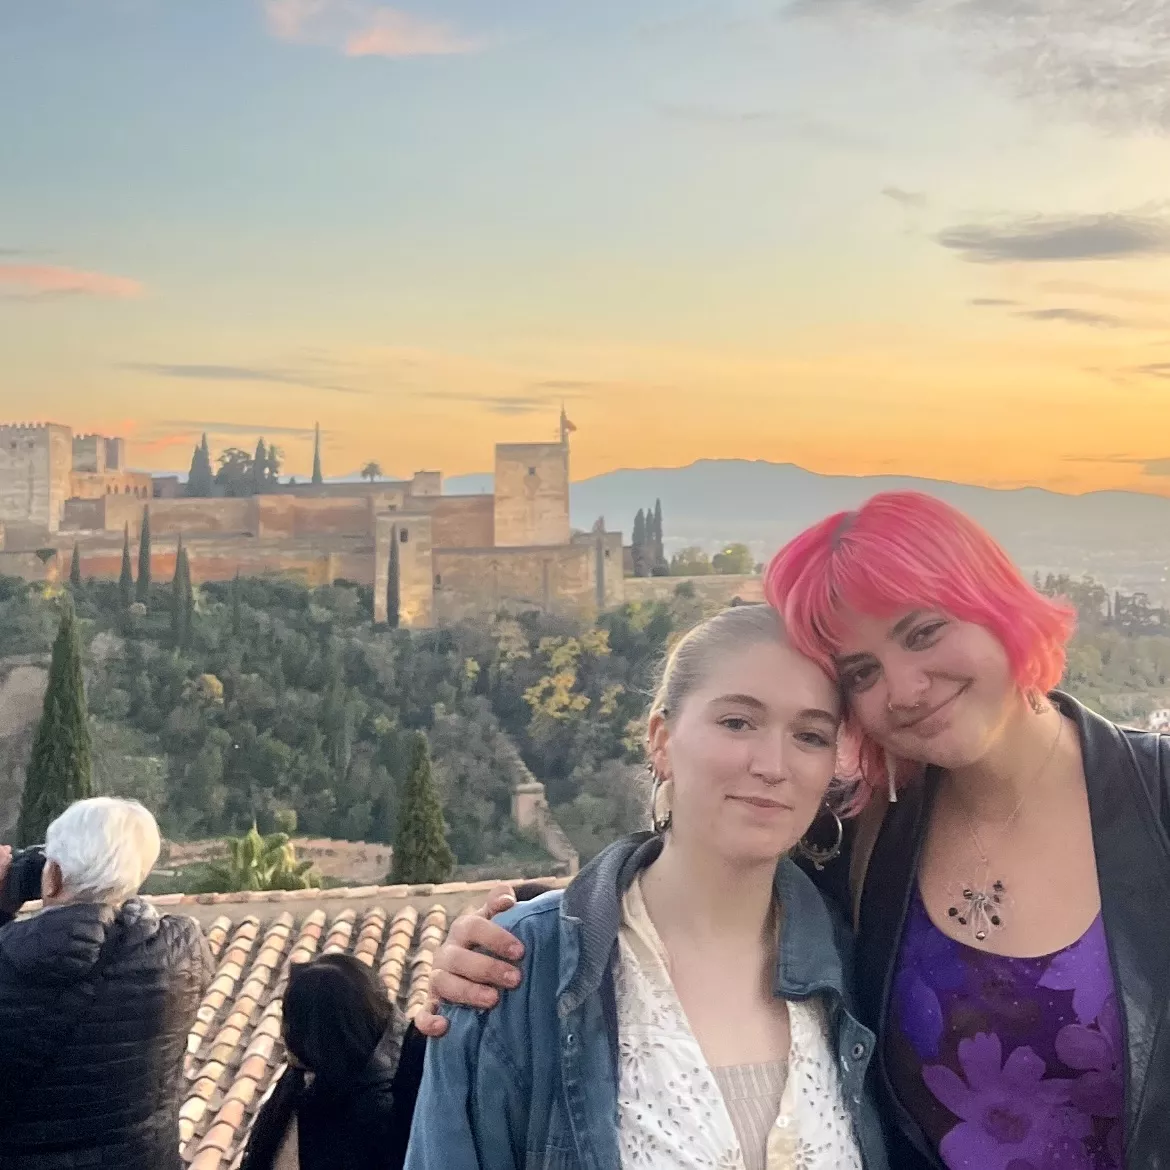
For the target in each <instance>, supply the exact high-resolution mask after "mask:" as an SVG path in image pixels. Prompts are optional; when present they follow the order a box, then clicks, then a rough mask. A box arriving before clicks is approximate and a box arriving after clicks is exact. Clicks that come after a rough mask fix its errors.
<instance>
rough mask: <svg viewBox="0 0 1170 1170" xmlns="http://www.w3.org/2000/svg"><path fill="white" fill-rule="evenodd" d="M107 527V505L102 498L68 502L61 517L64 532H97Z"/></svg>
mask: <svg viewBox="0 0 1170 1170" xmlns="http://www.w3.org/2000/svg"><path fill="white" fill-rule="evenodd" d="M105 526H106V505H105V503H104V501H103V500H102V499H100V498H95V499H91V500H66V501H65V512H64V515H63V516H62V517H61V530H62V531H63V532H87V531H89V532H97V531H100V530H102V529H104V528H105Z"/></svg>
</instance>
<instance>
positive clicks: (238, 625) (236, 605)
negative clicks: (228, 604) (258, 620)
mask: <svg viewBox="0 0 1170 1170" xmlns="http://www.w3.org/2000/svg"><path fill="white" fill-rule="evenodd" d="M243 632H244V614H243V610H242V608H241V605H240V574H239V572H238V571H237V572H236V578H235V580H234V581H233V582H232V637H233V638H239V637H241V636H242V635H243Z"/></svg>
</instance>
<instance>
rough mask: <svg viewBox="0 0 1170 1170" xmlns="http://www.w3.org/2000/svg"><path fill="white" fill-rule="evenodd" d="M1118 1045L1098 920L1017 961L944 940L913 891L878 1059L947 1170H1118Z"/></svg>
mask: <svg viewBox="0 0 1170 1170" xmlns="http://www.w3.org/2000/svg"><path fill="white" fill-rule="evenodd" d="M1123 1043H1124V1041H1123V1039H1122V1028H1121V1018H1120V1016H1119V1014H1118V1009H1117V998H1116V995H1115V993H1114V987H1113V973H1112V969H1111V968H1110V965H1109V954H1108V951H1107V949H1106V944H1105V929H1104V927H1103V925H1102V923H1101V917H1100V915H1098V916H1097V918H1096V920H1095V921H1094V922H1093V924H1092V925H1091V926H1090V927H1089V929H1088V930H1087V931H1086V932H1085V934H1084V935H1083V936H1082V937H1081V938H1079V939H1078V940H1077V941H1076V942H1075V943H1073V944H1072V945H1071V946H1068V947H1065V948H1064V949H1063V950H1060V951H1057V952H1056V953H1055V954H1052V955H1045V956H1043V957H1041V958H1036V959H1015V958H1008V957H1005V956H1003V955H990V954H986V953H984V952H983V951H979V950H976V949H975V948H974V947H968V946H965V945H964V944H963V943H959V942H955V941H954V940H953V939H951V938H948V937H947V936H946V935H945V934H943V933H942V931H940V930H939V929H938V928H937V927H936V926H935V925H934V923H932V922H931V921H930V918H929V916H928V915H927V913H926V907H925V906H924V905H923V902H922V898H921V896H920V895H919V894H918V892H917V890H915V894H914V899H913V902H912V904H911V907H910V913H909V915H908V917H907V920H906V929H905V931H904V932H903V935H902V945H901V950H900V952H899V956H898V965H897V969H896V974H895V981H894V987H893V995H892V998H891V1002H890V1027H889V1029H888V1031H887V1039H886V1049H885V1053H884V1055H885V1062H886V1067H887V1070H888V1072H889V1076H890V1080H891V1082H892V1084H893V1088H894V1092H895V1093H896V1094H897V1096H898V1099H899V1100H900V1101H901V1102H902V1104H903V1106H904V1107H905V1108H906V1109H907V1110H908V1111H909V1113H910V1115H911V1116H912V1117H913V1118H914V1120H915V1121H916V1122H917V1123H918V1124H919V1125H920V1126H921V1128H922V1130H923V1132H924V1134H925V1135H926V1138H927V1140H928V1141H929V1142H930V1143H931V1145H932V1146H933V1147H935V1148H936V1149H937V1150H938V1154H939V1157H940V1158H941V1159H942V1161H943V1163H944V1165H946V1166H947V1167H948V1170H1122V1168H1123V1166H1124V1160H1123V1155H1122V1120H1123V1115H1124V1090H1123V1085H1122V1067H1123V1066H1122V1059H1123V1052H1124V1048H1123Z"/></svg>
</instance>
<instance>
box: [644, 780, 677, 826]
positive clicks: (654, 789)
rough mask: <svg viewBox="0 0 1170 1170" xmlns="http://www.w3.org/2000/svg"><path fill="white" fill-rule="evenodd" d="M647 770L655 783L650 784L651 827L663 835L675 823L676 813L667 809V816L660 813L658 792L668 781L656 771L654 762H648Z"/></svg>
mask: <svg viewBox="0 0 1170 1170" xmlns="http://www.w3.org/2000/svg"><path fill="white" fill-rule="evenodd" d="M646 771H647V772H649V773H650V775H651V776H653V777H654V783H653V784H652V785H651V786H650V828H651V829H652V830H653V831H654V832H655V833H657V834H658V836H660V837H661V836H663V834H665V832H666V830H667V829H669V828H670V826H671V824H672V823H673V821H674V813H673V812H671V811H669V810H667V813H666V816H664V817H660V816H659V815H658V794H659V793H660V792H661V791H662V786H663V785H664V784H665V783H666V781H665V780H663V779H662V777H661V776H659V775H658V773H657V772H655V771H654V765H653V764H647V765H646Z"/></svg>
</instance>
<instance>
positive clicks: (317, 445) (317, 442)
mask: <svg viewBox="0 0 1170 1170" xmlns="http://www.w3.org/2000/svg"><path fill="white" fill-rule="evenodd" d="M313 482H314V483H318V484H319V483H324V482H325V480H324V478H322V475H321V424H320V423H317V424H316V425H315V426H314V428H313Z"/></svg>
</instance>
